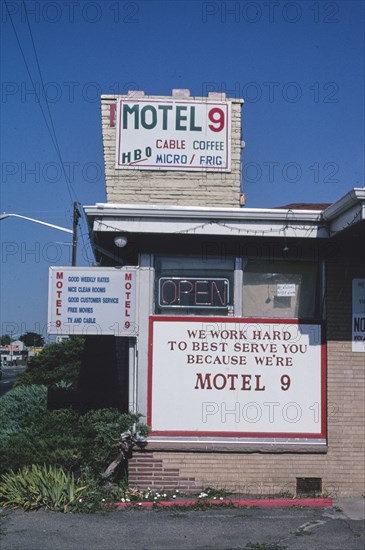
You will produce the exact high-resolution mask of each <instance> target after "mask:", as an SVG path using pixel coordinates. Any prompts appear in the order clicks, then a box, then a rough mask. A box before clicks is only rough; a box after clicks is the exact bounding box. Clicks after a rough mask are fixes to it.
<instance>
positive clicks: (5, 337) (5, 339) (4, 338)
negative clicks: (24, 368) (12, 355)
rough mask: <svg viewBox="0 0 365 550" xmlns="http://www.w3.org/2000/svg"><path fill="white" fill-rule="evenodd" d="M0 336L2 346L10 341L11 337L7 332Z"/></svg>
mask: <svg viewBox="0 0 365 550" xmlns="http://www.w3.org/2000/svg"><path fill="white" fill-rule="evenodd" d="M0 338H1V345H2V346H8V345H9V344H10V343H11V338H10V336H9V334H3V335H2V336H1V337H0Z"/></svg>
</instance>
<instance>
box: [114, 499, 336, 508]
mask: <svg viewBox="0 0 365 550" xmlns="http://www.w3.org/2000/svg"><path fill="white" fill-rule="evenodd" d="M203 502H205V503H206V504H209V505H210V504H213V505H219V504H224V505H226V506H227V505H228V506H234V507H241V506H260V507H272V508H279V507H288V506H307V507H320V508H324V507H330V506H332V504H333V499H332V498H296V499H293V498H290V499H289V498H286V499H285V498H284V499H266V500H265V499H257V500H256V499H233V500H227V499H225V500H211V499H208V500H207V499H202V500H200V499H199V500H177V501H176V500H164V501H156V502H150V501H149V502H117V503H116V507H117V508H130V507H134V508H137V507H141V508H152V507H153V506H154V505H157V506H158V507H160V508H169V507H170V506H181V507H186V506H195V505H197V504H201V503H203Z"/></svg>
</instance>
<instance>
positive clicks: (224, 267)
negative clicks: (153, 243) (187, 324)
mask: <svg viewBox="0 0 365 550" xmlns="http://www.w3.org/2000/svg"><path fill="white" fill-rule="evenodd" d="M155 270H156V286H155V312H156V313H161V314H164V315H187V314H189V315H228V312H231V311H232V310H233V271H234V259H233V258H231V259H221V258H211V257H210V258H208V259H206V258H202V257H191V256H190V257H183V256H173V257H167V256H159V257H157V258H156V262H155Z"/></svg>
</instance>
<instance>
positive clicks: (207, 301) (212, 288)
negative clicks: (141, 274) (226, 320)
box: [158, 277, 229, 309]
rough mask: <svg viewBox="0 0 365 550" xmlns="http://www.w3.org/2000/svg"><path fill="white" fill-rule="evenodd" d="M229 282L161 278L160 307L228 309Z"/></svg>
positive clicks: (206, 279)
mask: <svg viewBox="0 0 365 550" xmlns="http://www.w3.org/2000/svg"><path fill="white" fill-rule="evenodd" d="M228 304H229V280H228V279H223V278H219V279H213V278H203V277H197V278H190V277H189V278H182V277H161V278H160V279H159V285H158V305H159V306H160V307H197V308H221V309H223V308H227V306H228Z"/></svg>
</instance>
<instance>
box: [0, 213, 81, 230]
mask: <svg viewBox="0 0 365 550" xmlns="http://www.w3.org/2000/svg"><path fill="white" fill-rule="evenodd" d="M4 218H21V219H22V220H28V221H29V222H34V223H39V224H40V225H46V226H47V227H52V228H53V229H58V230H59V231H64V232H65V233H71V235H72V234H73V231H72V229H66V227H60V226H59V225H54V224H53V223H47V222H42V221H41V220H34V219H33V218H28V217H27V216H20V214H2V215H1V216H0V220H3V219H4Z"/></svg>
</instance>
